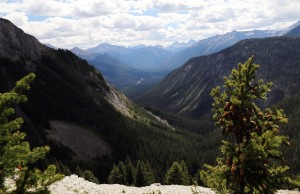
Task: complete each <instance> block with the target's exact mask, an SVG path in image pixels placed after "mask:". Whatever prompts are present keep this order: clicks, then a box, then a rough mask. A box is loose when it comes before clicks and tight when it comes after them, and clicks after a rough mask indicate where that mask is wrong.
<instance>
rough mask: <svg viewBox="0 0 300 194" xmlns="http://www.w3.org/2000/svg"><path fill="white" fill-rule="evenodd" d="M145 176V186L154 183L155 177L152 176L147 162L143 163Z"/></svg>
mask: <svg viewBox="0 0 300 194" xmlns="http://www.w3.org/2000/svg"><path fill="white" fill-rule="evenodd" d="M145 173H146V174H145V176H146V185H151V184H152V183H154V182H155V176H154V174H153V170H152V168H151V165H150V163H149V161H147V162H146V163H145Z"/></svg>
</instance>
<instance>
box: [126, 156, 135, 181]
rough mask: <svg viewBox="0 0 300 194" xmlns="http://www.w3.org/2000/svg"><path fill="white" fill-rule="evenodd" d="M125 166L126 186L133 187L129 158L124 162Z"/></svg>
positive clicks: (132, 173)
mask: <svg viewBox="0 0 300 194" xmlns="http://www.w3.org/2000/svg"><path fill="white" fill-rule="evenodd" d="M125 166H126V181H127V185H134V167H133V165H132V163H131V160H130V158H129V157H128V156H127V158H126V161H125Z"/></svg>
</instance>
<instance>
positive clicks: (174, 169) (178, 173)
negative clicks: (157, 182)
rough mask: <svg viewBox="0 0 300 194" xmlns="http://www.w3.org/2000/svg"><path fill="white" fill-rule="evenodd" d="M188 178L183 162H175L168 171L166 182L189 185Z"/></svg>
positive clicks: (168, 183)
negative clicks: (183, 168)
mask: <svg viewBox="0 0 300 194" xmlns="http://www.w3.org/2000/svg"><path fill="white" fill-rule="evenodd" d="M186 178H187V174H185V173H184V172H183V170H182V166H181V164H179V163H178V162H173V164H172V166H171V167H170V168H169V170H168V171H167V173H166V176H165V183H166V184H167V185H172V184H174V185H187V184H188V180H187V179H186Z"/></svg>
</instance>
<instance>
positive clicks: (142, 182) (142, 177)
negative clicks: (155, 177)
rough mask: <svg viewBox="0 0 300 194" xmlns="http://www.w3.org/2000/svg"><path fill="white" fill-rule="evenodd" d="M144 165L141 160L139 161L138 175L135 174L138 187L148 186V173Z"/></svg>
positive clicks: (135, 182)
mask: <svg viewBox="0 0 300 194" xmlns="http://www.w3.org/2000/svg"><path fill="white" fill-rule="evenodd" d="M144 166H145V165H144V163H143V162H142V161H140V160H138V162H137V165H136V173H135V181H134V184H135V186H137V187H142V186H146V185H147V184H146V183H147V180H146V172H145V167H144Z"/></svg>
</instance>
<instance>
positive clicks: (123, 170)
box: [118, 161, 127, 185]
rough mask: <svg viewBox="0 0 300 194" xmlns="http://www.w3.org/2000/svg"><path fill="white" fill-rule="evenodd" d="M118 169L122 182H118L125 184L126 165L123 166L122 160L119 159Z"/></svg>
mask: <svg viewBox="0 0 300 194" xmlns="http://www.w3.org/2000/svg"><path fill="white" fill-rule="evenodd" d="M118 169H119V172H120V174H121V176H122V182H121V183H120V184H122V185H126V184H127V174H126V167H125V164H124V162H122V161H119V164H118Z"/></svg>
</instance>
